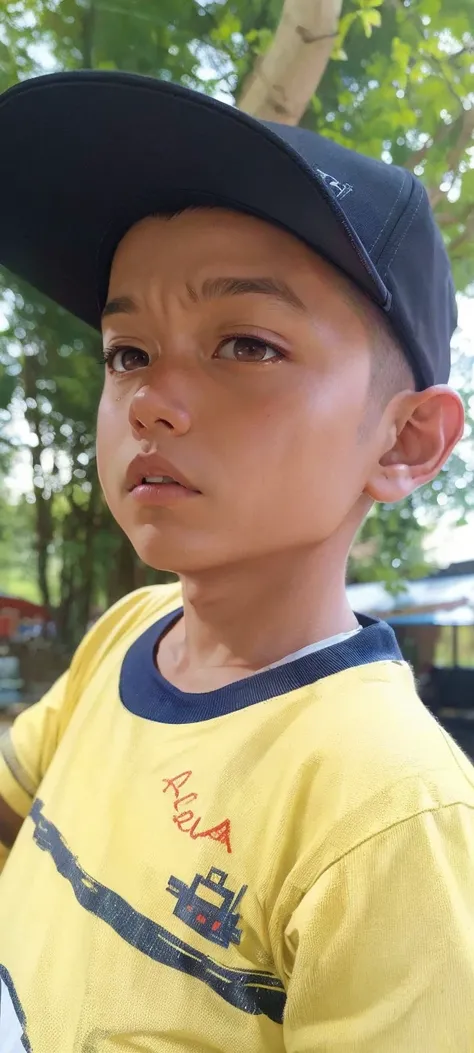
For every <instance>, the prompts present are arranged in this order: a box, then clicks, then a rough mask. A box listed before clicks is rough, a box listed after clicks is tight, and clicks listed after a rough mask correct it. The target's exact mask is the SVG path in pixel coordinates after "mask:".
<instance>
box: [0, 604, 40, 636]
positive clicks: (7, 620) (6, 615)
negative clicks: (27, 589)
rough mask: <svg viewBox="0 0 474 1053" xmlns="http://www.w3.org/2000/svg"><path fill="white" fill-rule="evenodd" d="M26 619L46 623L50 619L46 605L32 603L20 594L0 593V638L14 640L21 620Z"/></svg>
mask: <svg viewBox="0 0 474 1053" xmlns="http://www.w3.org/2000/svg"><path fill="white" fill-rule="evenodd" d="M24 619H28V621H30V622H36V623H37V624H40V625H41V624H44V622H47V621H48V612H47V610H46V607H42V606H41V605H40V604H38V603H30V601H29V600H23V599H21V597H20V596H4V595H2V594H1V593H0V639H3V640H5V639H6V640H13V639H14V637H15V636H16V635H17V633H18V628H19V625H20V622H22V621H23V620H24Z"/></svg>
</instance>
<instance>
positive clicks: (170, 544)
mask: <svg viewBox="0 0 474 1053" xmlns="http://www.w3.org/2000/svg"><path fill="white" fill-rule="evenodd" d="M186 533H187V532H186ZM178 534H179V536H178ZM127 536H128V538H129V540H130V542H131V544H132V545H133V548H134V549H135V552H136V554H137V556H138V557H139V559H141V560H142V562H143V563H145V564H146V565H147V567H151V568H152V570H157V571H167V572H168V573H170V574H178V575H180V576H183V575H192V574H200V573H203V572H205V571H210V570H213V569H217V567H218V566H222V565H224V566H225V564H226V562H227V559H226V558H222V554H221V558H220V559H219V554H218V552H217V551H216V545H215V544H214V545H213V544H212V542H211V540H210V539H209V538H206V539H205V540H204V539H202V538H198V537H195V536H193V537H190V536H186V537H185V536H184V535H183V533H182V532H181V531H177V530H174V531H168V530H164V531H162V530H160V529H159V528H158V527H155V526H151V525H150V524H147V525H146V526H145V525H143V526H141V527H139V528H138V529H136V530H133V531H130V532H128V531H127Z"/></svg>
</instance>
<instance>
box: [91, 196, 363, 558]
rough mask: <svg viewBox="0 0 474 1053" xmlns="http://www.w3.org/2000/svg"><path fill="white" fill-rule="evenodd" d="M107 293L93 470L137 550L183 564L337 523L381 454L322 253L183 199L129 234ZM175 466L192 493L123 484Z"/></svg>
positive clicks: (297, 544)
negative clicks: (140, 458)
mask: <svg viewBox="0 0 474 1053" xmlns="http://www.w3.org/2000/svg"><path fill="white" fill-rule="evenodd" d="M108 304H109V306H108V309H106V312H105V315H104V320H103V336H104V347H105V348H106V349H108V350H109V351H110V352H112V351H114V352H115V353H114V357H113V358H112V359H109V362H108V365H107V367H106V377H105V384H104V391H103V395H102V399H101V403H100V409H99V420H98V447H97V448H98V466H99V474H100V480H101V484H102V487H103V490H104V493H105V497H106V500H107V502H108V504H109V507H110V509H111V511H112V514H113V515H114V517H115V519H116V520H117V521H118V523H119V524H120V526H121V527H122V528H123V530H124V531H125V533H126V534H127V535H128V537H129V538H130V540H131V541H132V543H133V545H134V547H135V549H136V551H137V553H138V554H139V556H140V557H141V558H142V559H143V560H144V561H145V562H146V563H148V564H149V565H150V566H152V567H155V568H161V569H169V570H174V571H176V572H178V573H183V574H186V573H190V574H192V573H198V572H200V571H203V570H208V569H211V568H217V567H220V566H234V565H235V564H236V563H241V562H242V561H249V560H253V559H262V557H264V556H268V555H271V554H275V553H282V554H283V553H284V552H285V551H289V550H295V548H301V547H305V546H314V545H315V544H318V543H320V542H322V541H323V540H325V539H327V538H329V537H330V536H333V535H337V534H338V533H341V532H343V531H344V530H346V532H347V524H348V523H352V522H353V520H354V518H355V520H356V519H357V515H356V516H355V517H354V509H355V508H356V509H357V508H358V507H359V506H360V514H362V513H363V511H364V501H366V500H367V499H366V498H365V497H364V489H365V488H366V484H367V480H368V478H369V476H370V473H371V471H372V470H373V466H374V463H376V462H377V461H378V459H379V457H380V454H381V452H383V451H381V449H380V441H381V439H380V428H379V427H378V425H377V424H376V425H375V426H374V427H371V428H369V429H367V427H364V424H365V422H366V419H367V401H368V390H369V379H370V370H371V355H373V351H371V348H370V339H369V335H368V332H367V328H366V325H365V324H364V320H363V317H362V315H361V313H360V312H357V310H356V309H355V308H354V307H353V306H352V305H351V302H350V299H346V298H344V296H343V295H342V294H341V286H340V283H339V280H337V279H336V277H335V274H334V271H333V270H332V268H331V267H330V266H329V265H327V264H326V263H325V262H324V261H323V260H321V259H319V258H318V257H317V256H316V255H315V254H314V253H312V252H311V251H310V250H309V249H306V247H305V246H304V245H303V244H301V243H299V242H298V241H297V240H296V239H295V238H293V237H292V236H291V235H289V234H287V233H285V232H284V231H282V230H279V229H277V228H276V227H273V226H270V225H268V224H266V223H264V222H262V221H260V220H257V219H254V218H251V217H247V216H244V215H238V214H235V213H231V212H227V211H224V210H221V209H214V210H196V211H187V212H183V213H181V214H179V215H177V216H174V217H173V218H171V219H170V218H165V217H153V218H149V219H146V220H143V221H142V222H140V223H139V224H137V225H136V226H135V227H133V228H132V230H130V231H129V232H128V234H127V235H126V237H125V238H124V239H123V241H122V242H121V244H120V245H119V247H118V249H117V252H116V255H115V258H114V262H113V266H112V272H111V277H110V286H109V296H108ZM381 412H382V410H381ZM362 435H363V438H362V437H361V436H362ZM139 454H143V455H144V457H145V458H149V460H145V461H144V462H143V464H138V465H137V466H136V468H133V469H132V470H131V473H130V464H131V462H132V461H133V459H134V458H135V457H137V455H139ZM161 459H163V461H164V463H163V464H162V463H161ZM174 473H176V475H177V476H178V480H179V479H180V478H181V479H182V478H184V480H185V481H187V483H188V486H189V488H190V489H187V490H185V489H183V488H182V487H180V488H177V487H176V486H169V489H167V485H169V484H166V483H164V484H162V485H161V486H157V485H156V484H155V487H153V485H151V486H148V487H139V486H138V487H136V488H135V489H133V484H134V483H138V482H140V480H141V478H142V477H145V476H150V477H157V476H160V475H167V476H172V477H173V476H174ZM351 529H353V525H352V527H351Z"/></svg>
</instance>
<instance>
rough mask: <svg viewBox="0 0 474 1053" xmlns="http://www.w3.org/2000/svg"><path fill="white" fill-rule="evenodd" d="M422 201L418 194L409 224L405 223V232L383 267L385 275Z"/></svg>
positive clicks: (421, 196)
mask: <svg viewBox="0 0 474 1053" xmlns="http://www.w3.org/2000/svg"><path fill="white" fill-rule="evenodd" d="M422 200H423V195H422V194H420V200H419V202H418V204H417V206H416V208H415V211H414V212H413V215H412V217H411V219H410V222H409V223H407V226H406V227H405V230H404V231H403V234H402V236H401V238H400V241H399V242H398V244H397V245H396V246H395V248H394V250H393V253H392V255H391V257H390V259H389V260H388V262H387V263H386V265H385V268H384V273H385V274H386V275H387V274H388V272H389V270H390V267H391V266H392V263H393V261H394V259H395V256H396V255H397V252H398V250H399V248H400V245H401V244H402V241H404V240H405V238H406V236H407V234H408V231H409V230H410V227H411V225H412V223H413V221H414V219H415V216H416V214H417V212H418V211H419V209H420V206H421V202H422Z"/></svg>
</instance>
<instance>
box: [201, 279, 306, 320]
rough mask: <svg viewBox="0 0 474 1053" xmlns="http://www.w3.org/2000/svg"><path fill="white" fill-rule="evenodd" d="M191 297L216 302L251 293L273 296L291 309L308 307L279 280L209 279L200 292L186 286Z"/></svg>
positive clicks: (299, 309)
mask: <svg viewBox="0 0 474 1053" xmlns="http://www.w3.org/2000/svg"><path fill="white" fill-rule="evenodd" d="M186 288H187V290H188V293H189V296H190V298H191V299H192V300H194V302H195V303H196V302H197V301H198V300H214V299H216V298H218V297H221V296H245V295H248V294H249V293H252V294H255V293H257V294H260V295H263V296H271V297H272V299H274V300H281V301H282V302H283V303H285V304H286V305H287V306H289V307H294V308H296V310H298V311H305V312H306V310H307V309H306V307H305V305H304V303H303V302H302V300H300V298H299V296H297V295H296V293H295V292H293V289H292V288H291V287H290V286H289V285H287V284H286V282H284V281H280V280H279V279H277V278H207V279H206V281H205V282H203V284H202V286H201V289H200V291H199V292H197V291H196V289H195V288H194V287H193V286H192V285H189V284H188V283H187V284H186Z"/></svg>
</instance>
